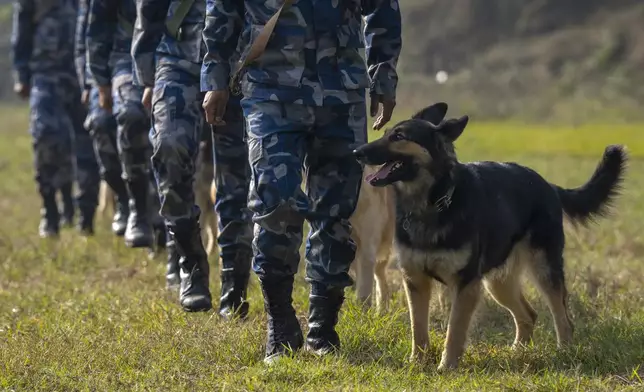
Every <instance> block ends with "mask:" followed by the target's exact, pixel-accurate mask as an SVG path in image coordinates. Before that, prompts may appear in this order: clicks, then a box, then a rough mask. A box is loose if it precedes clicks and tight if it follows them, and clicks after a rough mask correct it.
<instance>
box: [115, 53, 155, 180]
mask: <svg viewBox="0 0 644 392" xmlns="http://www.w3.org/2000/svg"><path fill="white" fill-rule="evenodd" d="M127 59H128V60H127V61H119V62H118V63H117V65H116V66H115V76H114V77H113V78H112V99H113V101H114V116H115V118H116V122H117V126H118V127H117V146H118V150H119V155H120V157H121V164H122V168H123V179H125V180H126V181H127V180H132V179H135V178H140V177H148V176H149V175H150V166H151V164H150V157H151V155H152V145H151V143H150V125H151V122H150V117H149V116H148V114H147V113H146V110H145V108H144V107H143V104H142V103H141V99H142V98H143V87H140V86H135V85H134V84H133V82H132V61H131V60H129V54H128V56H127Z"/></svg>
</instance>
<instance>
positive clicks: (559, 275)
mask: <svg viewBox="0 0 644 392" xmlns="http://www.w3.org/2000/svg"><path fill="white" fill-rule="evenodd" d="M530 268H531V277H532V279H533V281H534V283H535V284H536V285H537V287H538V288H539V291H540V292H541V294H542V295H543V296H544V298H545V300H546V303H547V304H548V308H550V313H551V314H552V318H553V320H554V323H555V331H556V333H557V345H558V346H559V347H562V346H564V345H566V344H568V343H570V342H571V341H572V334H573V331H574V328H573V325H572V321H571V320H570V314H569V313H568V291H567V290H566V284H565V280H564V271H563V256H561V255H557V256H554V255H553V256H550V257H548V256H547V254H546V252H545V251H538V252H536V253H535V256H534V258H533V260H532V263H530Z"/></svg>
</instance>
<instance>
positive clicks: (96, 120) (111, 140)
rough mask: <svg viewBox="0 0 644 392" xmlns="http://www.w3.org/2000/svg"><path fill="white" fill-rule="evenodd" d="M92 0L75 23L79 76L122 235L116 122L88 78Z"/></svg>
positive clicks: (123, 199) (83, 3) (124, 207)
mask: <svg viewBox="0 0 644 392" xmlns="http://www.w3.org/2000/svg"><path fill="white" fill-rule="evenodd" d="M89 2H90V0H80V2H79V7H78V20H77V23H76V48H75V57H76V74H77V75H78V81H79V84H80V86H81V88H82V89H83V90H84V91H87V92H88V93H89V101H88V115H87V118H86V119H85V123H84V126H85V129H86V130H87V132H89V134H90V135H91V138H92V140H93V142H94V150H95V151H96V156H97V158H98V163H99V168H100V174H101V178H102V179H103V181H105V182H106V183H107V185H109V187H110V188H111V189H112V190H113V191H114V193H115V194H116V211H114V219H113V221H112V231H113V232H114V233H115V234H116V235H118V236H122V235H123V234H124V233H125V228H126V224H127V218H128V215H129V207H128V201H129V198H128V195H127V190H126V188H125V182H124V181H123V179H122V178H121V161H120V158H119V155H118V150H117V146H116V119H115V118H114V116H113V115H112V114H111V113H110V112H108V111H107V110H105V109H103V108H101V107H99V104H98V88H97V87H96V85H95V84H94V83H92V81H91V79H90V77H89V70H88V67H87V66H88V64H87V61H86V59H87V52H86V48H87V46H86V33H87V22H88V18H89Z"/></svg>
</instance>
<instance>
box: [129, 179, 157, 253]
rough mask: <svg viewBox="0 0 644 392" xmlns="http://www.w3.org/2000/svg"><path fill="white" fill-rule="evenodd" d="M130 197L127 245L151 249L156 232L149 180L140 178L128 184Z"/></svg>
mask: <svg viewBox="0 0 644 392" xmlns="http://www.w3.org/2000/svg"><path fill="white" fill-rule="evenodd" d="M126 186H127V191H128V194H129V195H130V216H129V217H128V219H127V228H126V229H125V236H124V239H125V245H126V246H128V247H130V248H151V247H152V244H153V243H154V232H153V231H152V225H151V223H150V210H149V208H150V193H149V192H148V186H149V183H148V179H147V178H145V177H139V178H136V179H131V180H128V181H127V182H126Z"/></svg>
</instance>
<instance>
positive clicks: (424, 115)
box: [411, 102, 447, 125]
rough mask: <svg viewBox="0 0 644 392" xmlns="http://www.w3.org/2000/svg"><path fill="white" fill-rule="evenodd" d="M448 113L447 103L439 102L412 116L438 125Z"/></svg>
mask: <svg viewBox="0 0 644 392" xmlns="http://www.w3.org/2000/svg"><path fill="white" fill-rule="evenodd" d="M445 114H447V104H446V103H445V102H438V103H435V104H433V105H431V106H427V107H426V108H425V109H423V110H421V111H420V112H418V113H416V114H414V115H413V116H412V117H411V118H412V119H417V120H425V121H428V122H430V123H432V124H434V125H438V124H440V123H441V121H443V118H445Z"/></svg>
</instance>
